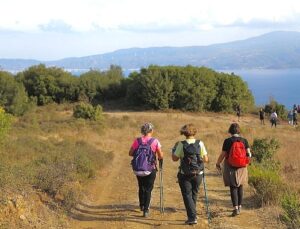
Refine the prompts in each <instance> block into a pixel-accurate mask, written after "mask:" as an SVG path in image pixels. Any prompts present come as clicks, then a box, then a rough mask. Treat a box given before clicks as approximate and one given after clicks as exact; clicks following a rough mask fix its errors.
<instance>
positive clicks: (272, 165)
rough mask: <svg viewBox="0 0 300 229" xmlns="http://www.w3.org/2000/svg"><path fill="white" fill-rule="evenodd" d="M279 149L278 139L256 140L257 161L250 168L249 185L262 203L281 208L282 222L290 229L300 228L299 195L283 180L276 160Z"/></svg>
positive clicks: (255, 156) (255, 153)
mask: <svg viewBox="0 0 300 229" xmlns="http://www.w3.org/2000/svg"><path fill="white" fill-rule="evenodd" d="M278 149H279V143H278V141H277V140H276V139H273V138H272V139H265V138H263V139H255V140H254V142H253V146H252V150H253V155H254V159H255V161H254V162H253V163H252V165H251V166H250V167H249V174H250V176H249V183H250V184H251V185H252V186H253V187H254V188H255V190H256V195H257V197H258V198H259V200H260V201H261V203H263V204H276V205H279V206H281V208H282V215H281V220H282V221H283V222H284V223H285V224H286V225H287V226H288V228H292V229H294V228H299V227H300V200H299V194H298V192H297V191H295V190H293V188H291V187H290V186H289V184H288V183H285V182H284V181H283V179H282V176H281V168H280V164H279V162H278V161H276V160H275V159H274V155H275V153H276V151H277V150H278Z"/></svg>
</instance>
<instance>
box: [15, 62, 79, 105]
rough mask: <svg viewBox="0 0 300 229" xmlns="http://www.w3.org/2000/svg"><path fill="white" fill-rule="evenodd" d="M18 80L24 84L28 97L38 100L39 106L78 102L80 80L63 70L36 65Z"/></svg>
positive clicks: (19, 76) (18, 77) (21, 74)
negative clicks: (52, 103)
mask: <svg viewBox="0 0 300 229" xmlns="http://www.w3.org/2000/svg"><path fill="white" fill-rule="evenodd" d="M17 79H18V80H19V81H21V82H23V84H24V86H25V88H26V91H27V93H28V96H30V97H36V98H37V103H38V105H44V104H47V103H51V102H56V103H61V102H63V101H77V100H78V96H79V88H78V79H76V77H74V76H72V75H71V74H70V73H68V72H66V71H64V70H63V69H61V68H56V67H49V68H47V67H46V66H45V65H43V64H40V65H36V66H32V67H30V68H28V69H27V70H25V71H24V72H23V73H20V74H19V75H18V76H17Z"/></svg>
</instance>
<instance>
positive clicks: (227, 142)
mask: <svg viewBox="0 0 300 229" xmlns="http://www.w3.org/2000/svg"><path fill="white" fill-rule="evenodd" d="M230 147H231V140H230V138H227V139H225V140H224V142H223V147H222V151H226V152H227V153H228V152H229V150H230Z"/></svg>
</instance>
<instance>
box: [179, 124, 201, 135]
mask: <svg viewBox="0 0 300 229" xmlns="http://www.w3.org/2000/svg"><path fill="white" fill-rule="evenodd" d="M196 133H197V128H196V127H195V126H194V124H192V123H190V124H186V125H184V126H183V127H181V129H180V134H183V135H184V136H186V137H190V136H195V135H196Z"/></svg>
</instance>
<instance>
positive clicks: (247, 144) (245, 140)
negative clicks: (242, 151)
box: [243, 138, 250, 149]
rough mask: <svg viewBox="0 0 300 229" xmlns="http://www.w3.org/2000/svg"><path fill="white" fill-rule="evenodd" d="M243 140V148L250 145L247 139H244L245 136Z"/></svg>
mask: <svg viewBox="0 0 300 229" xmlns="http://www.w3.org/2000/svg"><path fill="white" fill-rule="evenodd" d="M243 140H244V144H245V148H246V149H248V148H250V146H249V143H248V141H247V139H246V138H244V139H243Z"/></svg>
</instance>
